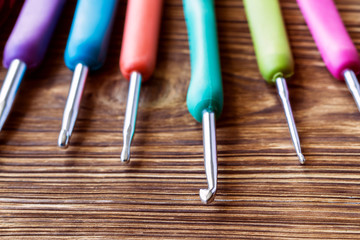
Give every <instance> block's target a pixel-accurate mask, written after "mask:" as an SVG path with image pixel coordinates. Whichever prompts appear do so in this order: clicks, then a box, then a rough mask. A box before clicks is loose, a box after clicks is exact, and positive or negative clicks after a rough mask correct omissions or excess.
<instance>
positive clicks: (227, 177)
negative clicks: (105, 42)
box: [0, 0, 360, 240]
mask: <svg viewBox="0 0 360 240" xmlns="http://www.w3.org/2000/svg"><path fill="white" fill-rule="evenodd" d="M194 1H196V0H194ZM264 1H266V0H264ZM336 3H337V6H338V8H339V10H340V13H341V16H342V17H343V20H344V22H345V24H346V26H347V29H348V30H349V32H350V35H351V37H352V38H353V40H354V42H355V44H356V45H357V47H358V48H359V50H360V0H336ZM281 5H282V10H283V14H284V18H285V21H286V27H287V30H288V34H289V38H290V41H291V46H292V50H293V53H294V57H295V59H296V75H295V76H294V77H293V78H292V79H291V80H290V81H289V82H288V86H289V92H290V98H291V103H292V107H293V112H294V116H295V120H296V124H297V127H298V130H299V135H300V138H301V143H302V147H303V152H304V155H305V156H306V158H307V162H306V165H305V166H300V165H299V163H298V159H297V157H296V154H295V151H294V148H293V145H292V142H291V139H290V136H289V131H288V127H287V124H286V120H285V116H284V113H283V109H282V106H281V104H280V101H279V99H278V96H277V92H276V89H275V88H274V87H272V86H269V85H267V84H266V82H265V81H264V80H263V79H262V77H261V76H260V74H259V71H258V69H257V64H256V59H255V56H254V50H253V47H252V42H251V39H250V34H249V29H248V26H247V22H246V18H245V13H244V9H243V4H242V1H240V0H216V7H217V18H218V32H219V41H220V50H221V63H222V76H223V82H224V92H225V102H224V104H225V107H224V111H223V115H222V117H221V119H220V120H219V121H218V122H217V142H218V160H219V175H218V177H219V180H218V194H217V197H216V199H215V202H214V203H213V204H211V205H208V206H205V205H203V204H202V203H201V202H200V200H199V196H198V191H199V189H200V188H204V187H206V179H205V172H204V163H203V146H202V130H201V129H202V127H201V124H199V123H197V122H196V121H195V120H194V119H193V118H192V117H191V115H190V114H189V113H188V111H187V108H186V103H185V98H186V91H187V87H188V84H189V79H190V62H189V50H188V39H187V31H186V26H185V22H184V16H183V12H182V2H181V0H165V9H164V15H163V22H162V30H161V37H160V43H159V44H160V47H159V55H158V62H157V68H156V72H155V73H154V75H153V77H152V79H151V80H150V81H149V82H146V83H144V84H143V86H142V89H141V97H140V103H139V112H138V120H137V126H136V134H135V138H134V142H133V147H132V160H131V163H130V164H129V165H122V164H121V163H120V160H119V156H120V150H121V145H122V126H123V120H124V112H125V104H126V98H127V91H128V82H127V81H125V80H124V78H123V77H122V76H121V74H120V71H119V67H118V60H119V53H120V47H121V40H122V31H123V23H124V16H125V7H126V2H125V1H124V0H121V4H120V6H119V10H118V14H117V19H116V21H115V26H114V31H113V34H112V39H111V44H110V49H109V53H108V59H107V62H106V64H105V65H104V67H103V68H102V69H101V70H100V71H98V72H94V73H91V74H90V76H89V77H88V79H87V83H86V89H85V92H84V95H83V99H82V102H81V109H80V112H79V116H78V120H77V122H76V126H75V130H74V134H73V138H72V141H71V147H70V148H69V149H68V150H66V151H64V150H60V149H59V148H58V147H57V138H58V133H59V130H60V125H61V119H62V113H63V108H64V106H65V101H66V97H67V93H68V89H69V84H70V81H71V77H72V72H71V71H70V70H68V69H67V68H66V67H65V65H64V60H63V53H64V49H65V45H66V40H67V36H68V32H69V29H70V25H71V21H72V15H73V12H74V8H75V1H74V0H69V1H68V3H67V5H66V7H65V10H64V14H63V15H62V17H61V19H60V22H59V25H58V28H57V30H56V32H55V35H54V38H53V40H52V42H51V44H50V48H49V51H48V54H47V56H46V59H45V61H44V63H43V64H42V67H41V68H40V69H38V70H37V71H34V72H28V73H27V74H26V76H25V78H24V80H23V83H22V85H21V88H20V90H19V93H18V98H17V100H16V103H15V104H14V107H13V111H12V113H11V116H10V117H9V119H8V121H7V123H6V125H5V127H4V129H3V131H2V132H1V134H0V238H1V239H8V240H10V239H29V240H30V239H36V240H39V239H360V113H359V112H358V110H357V108H356V105H355V103H354V101H353V99H352V97H351V95H350V93H349V91H348V90H347V87H346V85H345V83H343V82H340V81H337V80H335V79H333V77H332V76H331V75H330V74H329V72H328V71H327V69H326V68H325V66H324V63H323V62H322V60H321V57H320V55H319V52H318V51H317V48H316V46H315V44H314V42H313V40H312V37H311V35H310V33H309V30H308V28H307V26H306V25H305V22H304V19H303V18H302V16H301V14H300V11H299V9H298V7H297V4H296V2H295V0H282V1H281ZM16 11H19V6H18V7H17V9H16V10H15V12H13V13H12V15H11V19H10V20H9V21H8V22H7V24H6V25H5V26H3V27H2V31H1V33H0V48H1V52H2V51H3V48H4V45H5V42H6V40H7V37H8V36H9V34H10V32H11V29H12V26H13V24H14V23H15V19H16ZM24 37H26V36H24ZM5 74H6V69H4V68H1V69H0V79H4V77H5Z"/></svg>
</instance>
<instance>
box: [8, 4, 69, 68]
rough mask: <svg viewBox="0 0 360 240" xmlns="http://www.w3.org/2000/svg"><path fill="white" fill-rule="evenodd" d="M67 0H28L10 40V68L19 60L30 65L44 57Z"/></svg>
mask: <svg viewBox="0 0 360 240" xmlns="http://www.w3.org/2000/svg"><path fill="white" fill-rule="evenodd" d="M65 1H66V0H51V1H49V0H26V1H25V3H24V5H23V7H22V9H21V12H20V15H19V17H18V19H17V21H16V24H15V27H14V29H13V30H12V32H11V35H10V37H9V39H8V41H7V42H6V46H5V50H4V59H3V64H4V66H5V67H6V68H8V67H9V66H10V63H11V62H12V61H13V60H15V59H19V60H21V61H23V62H25V64H26V66H27V68H35V67H37V66H38V65H40V63H41V61H42V60H43V58H44V56H45V53H46V50H47V47H48V45H49V42H50V39H51V36H52V34H53V32H54V29H55V26H56V24H57V22H58V19H59V17H60V14H61V12H62V9H63V6H64V3H65Z"/></svg>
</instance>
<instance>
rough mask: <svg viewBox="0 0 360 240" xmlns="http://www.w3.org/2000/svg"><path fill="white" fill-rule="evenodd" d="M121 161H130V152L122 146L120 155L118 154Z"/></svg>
mask: <svg viewBox="0 0 360 240" xmlns="http://www.w3.org/2000/svg"><path fill="white" fill-rule="evenodd" d="M120 159H121V162H123V163H129V162H130V153H129V151H128V149H127V148H126V147H125V146H124V148H123V150H122V152H121V156H120Z"/></svg>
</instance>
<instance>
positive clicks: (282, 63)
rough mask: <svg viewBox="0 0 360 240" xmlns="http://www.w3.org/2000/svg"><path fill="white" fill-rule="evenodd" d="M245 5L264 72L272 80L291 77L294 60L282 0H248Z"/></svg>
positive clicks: (256, 50) (260, 66) (258, 60)
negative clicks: (280, 0) (283, 16)
mask: <svg viewBox="0 0 360 240" xmlns="http://www.w3.org/2000/svg"><path fill="white" fill-rule="evenodd" d="M314 1H315V0H314ZM244 6H245V12H246V16H247V19H248V22H249V27H250V32H251V36H252V40H253V42H254V47H255V53H256V58H257V62H258V65H259V68H260V72H261V74H262V76H263V77H264V78H265V80H266V81H267V82H269V83H274V82H275V80H276V78H277V77H281V76H282V77H285V78H286V77H290V76H291V75H292V74H293V73H294V60H293V57H292V54H291V48H290V44H289V41H288V38H287V34H286V30H285V25H284V21H283V18H282V15H281V9H280V5H279V2H278V0H244Z"/></svg>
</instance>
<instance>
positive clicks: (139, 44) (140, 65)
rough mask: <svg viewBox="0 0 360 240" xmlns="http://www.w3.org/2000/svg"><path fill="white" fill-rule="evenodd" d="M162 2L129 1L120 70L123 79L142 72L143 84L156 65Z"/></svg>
mask: <svg viewBox="0 0 360 240" xmlns="http://www.w3.org/2000/svg"><path fill="white" fill-rule="evenodd" d="M162 5H163V0H129V1H128V6H127V10H126V19H125V27H124V36H123V42H122V47H121V55H120V69H121V72H122V74H123V75H124V77H125V78H126V79H130V75H131V73H132V72H134V71H136V72H139V73H141V75H142V79H143V81H145V80H147V79H148V78H149V77H150V76H151V75H152V73H153V71H154V69H155V65H156V53H157V47H158V39H159V31H160V22H161V13H162Z"/></svg>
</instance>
